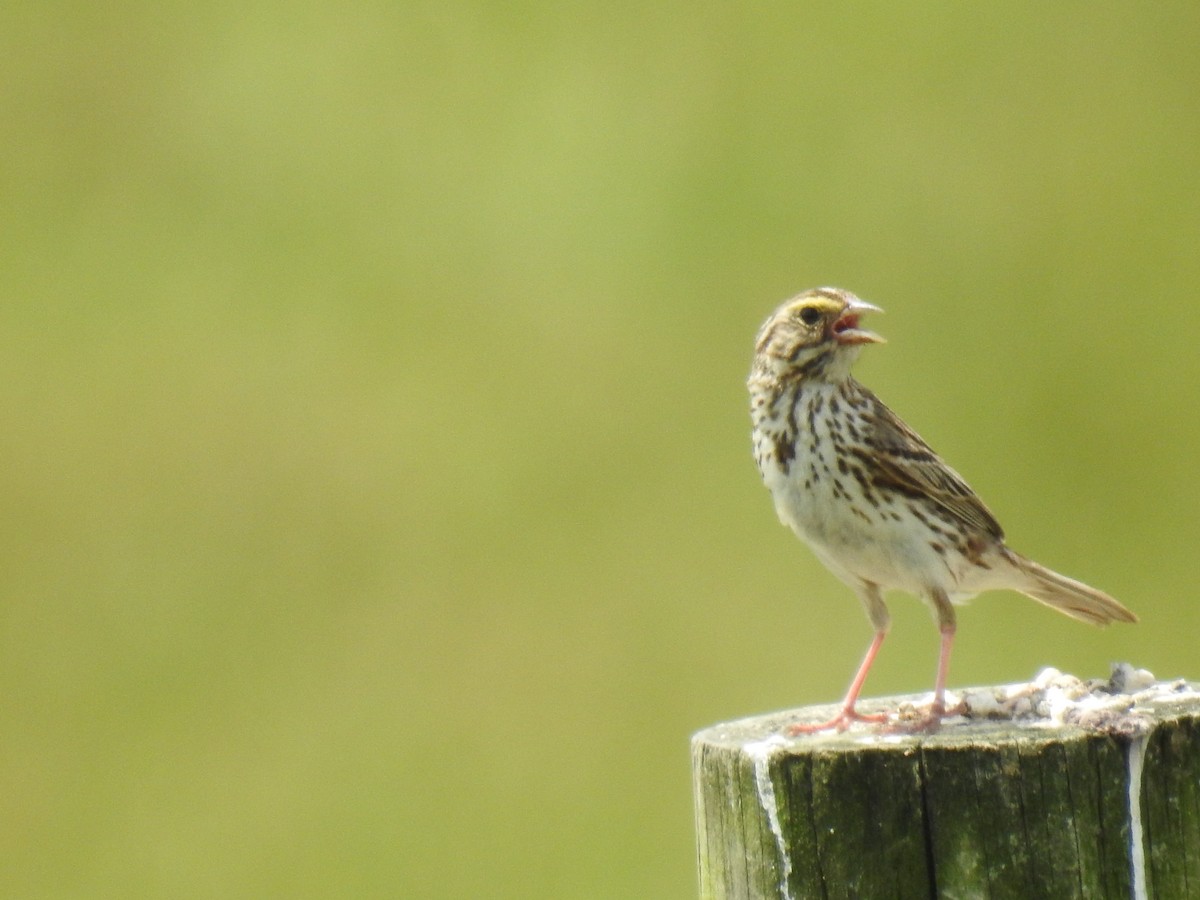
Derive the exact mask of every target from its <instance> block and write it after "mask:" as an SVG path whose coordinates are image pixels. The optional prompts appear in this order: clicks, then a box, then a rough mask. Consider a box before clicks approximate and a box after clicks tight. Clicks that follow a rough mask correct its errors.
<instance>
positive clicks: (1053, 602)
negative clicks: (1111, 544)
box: [1005, 547, 1138, 625]
mask: <svg viewBox="0 0 1200 900" xmlns="http://www.w3.org/2000/svg"><path fill="white" fill-rule="evenodd" d="M1005 551H1006V552H1007V554H1008V556H1009V558H1010V561H1011V562H1012V563H1013V565H1014V566H1015V567H1016V568H1017V570H1019V571H1020V572H1021V573H1023V575H1024V576H1025V579H1024V583H1023V584H1019V585H1014V587H1016V589H1017V590H1018V591H1020V592H1021V593H1022V594H1025V595H1026V596H1028V597H1032V598H1033V599H1034V600H1037V601H1038V602H1039V603H1044V604H1046V605H1047V606H1049V607H1051V608H1052V609H1057V610H1058V611H1059V612H1060V613H1063V614H1064V615H1068V616H1070V617H1071V618H1072V619H1079V620H1080V621H1081V622H1089V623H1091V624H1092V625H1107V624H1108V623H1109V622H1136V621H1137V620H1138V618H1137V616H1135V615H1134V614H1133V613H1131V612H1130V611H1129V610H1127V609H1126V608H1125V607H1124V606H1122V605H1121V604H1120V603H1118V602H1117V601H1116V600H1114V599H1113V598H1112V597H1110V596H1108V594H1106V593H1104V592H1103V591H1098V590H1096V589H1095V588H1094V587H1088V586H1087V585H1086V584H1084V583H1083V582H1082V581H1076V580H1075V579H1074V578H1068V577H1067V576H1066V575H1059V574H1058V573H1057V572H1053V571H1051V570H1050V569H1047V568H1046V567H1045V566H1043V565H1040V564H1038V563H1035V562H1034V561H1033V560H1032V559H1028V558H1026V557H1024V556H1022V555H1021V554H1019V553H1016V552H1014V551H1012V550H1009V549H1008V548H1007V547H1006V548H1005Z"/></svg>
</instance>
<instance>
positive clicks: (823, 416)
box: [747, 287, 1137, 735]
mask: <svg viewBox="0 0 1200 900" xmlns="http://www.w3.org/2000/svg"><path fill="white" fill-rule="evenodd" d="M882 312H883V310H882V309H880V308H879V307H878V306H875V305H873V304H871V303H868V302H866V301H864V300H861V299H859V298H858V297H857V296H855V295H854V294H853V293H851V292H849V291H846V290H843V289H841V288H835V287H819V288H813V289H811V290H806V291H804V292H802V293H800V294H798V295H797V296H795V297H793V298H791V299H790V300H787V301H785V302H784V303H782V304H780V306H779V307H778V308H777V309H776V310H775V311H774V312H773V313H772V314H771V315H770V317H769V318H768V319H767V320H766V321H765V322H764V323H763V325H762V327H761V328H760V329H759V330H758V334H757V337H756V340H755V346H754V359H753V363H752V366H751V371H750V376H749V378H748V379H747V387H748V388H749V392H750V413H751V421H752V424H753V428H752V434H753V448H754V459H755V462H756V463H757V464H758V470H759V472H760V474H761V475H762V480H763V483H764V484H765V485H766V487H767V488H768V490H769V491H770V492H771V496H772V498H773V499H774V501H775V511H776V513H777V514H778V516H779V519H780V521H781V522H782V523H783V524H784V525H786V526H788V527H790V528H791V529H792V530H793V531H794V532H795V533H796V534H797V535H798V536H799V537H800V538H801V539H802V540H803V541H804V542H805V543H806V544H808V546H809V547H810V548H811V549H812V551H813V553H814V554H815V555H816V557H817V558H818V559H819V560H820V561H821V562H822V563H823V564H824V565H825V566H826V567H827V568H828V569H829V570H830V571H831V572H832V573H833V574H834V575H835V576H836V577H837V578H838V579H840V580H841V581H842V582H844V583H845V584H847V585H848V586H849V587H850V588H852V589H853V590H854V592H855V593H856V594H857V595H858V598H859V600H860V601H861V602H862V605H863V608H864V609H865V610H866V614H867V618H868V619H869V620H870V623H871V627H872V628H873V629H874V637H873V638H872V640H871V643H870V645H869V646H868V648H867V652H866V654H865V656H864V657H863V660H862V663H861V664H860V665H859V668H858V670H857V672H856V674H855V676H854V678H853V680H852V681H851V683H850V687H849V689H848V691H847V692H846V696H845V698H844V699H843V700H842V703H841V705H840V708H839V710H838V712H837V713H836V714H835V715H834V716H833V717H832V718H831V719H829V720H828V721H825V722H819V723H802V724H796V725H793V726H791V728H790V729H789V731H790V732H791V733H792V734H793V735H798V734H808V733H816V732H823V731H830V730H834V731H843V730H845V729H846V728H847V727H849V726H850V725H852V724H853V723H854V722H868V723H884V722H887V721H888V716H887V714H886V713H879V714H865V713H861V712H859V711H858V709H857V708H856V704H857V702H858V698H859V695H860V693H861V691H862V688H863V684H864V682H865V681H866V678H867V673H868V672H869V671H870V668H871V664H872V663H873V662H874V661H875V657H876V655H877V654H878V652H879V648H880V647H881V645H882V644H883V641H884V638H885V637H886V636H887V633H888V628H889V625H890V622H891V617H890V614H889V612H888V607H887V605H886V603H885V600H884V594H885V592H887V591H892V590H899V591H902V592H906V593H909V594H914V595H916V596H918V597H920V598H921V599H923V600H924V601H925V602H926V603H928V605H929V606H930V607H931V609H932V612H933V616H934V619H935V621H936V622H937V627H938V630H939V632H940V635H941V643H940V649H939V652H938V663H937V674H936V678H935V681H934V693H933V701H932V703H931V705H930V706H929V708H928V710H927V711H926V712H925V713H924V714H923V715H921V716H919V717H918V720H917V721H916V722H915V723H912V724H911V725H910V726H907V728H906V729H904V730H913V731H936V730H937V729H938V728H939V727H940V725H941V722H942V719H943V718H944V717H945V716H946V715H947V708H946V678H947V675H948V673H949V668H950V653H951V649H952V647H953V644H954V635H955V630H956V616H955V605H957V604H961V603H964V602H966V601H967V600H969V599H970V598H971V597H973V596H975V595H976V594H978V593H980V592H982V591H985V590H994V589H1009V590H1014V591H1019V592H1020V593H1022V594H1025V595H1026V596H1028V597H1031V598H1033V599H1034V600H1037V601H1039V602H1041V603H1043V604H1045V605H1046V606H1049V607H1051V608H1052V609H1056V610H1058V611H1059V612H1061V613H1063V614H1065V615H1067V616H1070V617H1071V618H1074V619H1078V620H1080V621H1083V622H1089V623H1091V624H1093V625H1107V624H1108V623H1110V622H1136V621H1137V617H1136V616H1135V615H1134V614H1133V613H1132V612H1130V611H1129V610H1128V609H1126V608H1125V607H1124V606H1122V605H1121V604H1120V603H1119V602H1117V601H1116V600H1114V599H1113V598H1112V597H1110V596H1109V595H1108V594H1106V593H1104V592H1103V591H1099V590H1096V589H1095V588H1092V587H1089V586H1088V585H1086V584H1084V583H1083V582H1080V581H1076V580H1075V579H1073V578H1068V577H1067V576H1065V575H1060V574H1058V573H1057V572H1054V571H1052V570H1050V569H1048V568H1046V567H1045V566H1042V565H1040V564H1039V563H1036V562H1034V561H1033V560H1032V559H1029V558H1028V557H1026V556H1022V555H1021V554H1020V553H1018V552H1016V551H1015V550H1013V549H1011V548H1010V547H1008V546H1007V545H1006V544H1005V540H1004V531H1003V529H1002V528H1001V527H1000V523H999V522H997V521H996V517H995V516H994V515H992V513H991V511H990V510H989V509H988V508H987V507H986V506H985V505H984V503H983V501H982V500H980V499H979V497H978V496H977V495H976V494H975V492H974V491H973V490H972V489H971V488H970V487H969V486H968V485H967V483H966V482H965V481H964V480H963V479H962V477H961V476H960V475H959V474H958V473H957V472H955V471H954V470H953V469H952V468H950V466H948V465H947V464H946V463H945V462H943V460H942V459H941V457H939V456H938V455H937V453H935V452H934V451H933V450H932V449H931V448H930V446H929V445H928V444H927V443H925V441H924V440H922V439H921V438H920V437H919V436H918V435H917V433H916V432H915V431H913V430H912V429H911V428H909V427H908V425H906V424H905V423H904V422H903V420H901V419H900V417H899V416H898V415H896V413H894V412H892V410H891V409H889V408H888V407H887V406H885V405H884V404H883V402H882V401H881V400H879V398H878V397H876V396H875V395H874V394H873V393H872V392H871V391H870V390H868V389H867V388H866V387H864V386H863V385H862V384H860V383H859V382H858V381H856V380H855V378H854V377H853V375H852V374H851V371H850V370H851V367H852V365H853V363H854V362H855V360H856V359H857V358H858V356H859V354H860V352H861V351H862V349H863V348H864V347H866V346H867V345H868V344H882V343H885V340H884V338H882V337H881V336H879V335H878V334H876V333H875V332H873V331H870V330H867V329H865V328H863V327H862V325H861V323H860V320H861V319H862V318H863V317H864V316H865V315H867V314H870V313H882ZM894 727H895V728H896V729H897V730H901V728H902V727H901V726H900V725H899V723H894Z"/></svg>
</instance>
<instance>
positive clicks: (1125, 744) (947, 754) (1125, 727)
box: [692, 683, 1200, 900]
mask: <svg viewBox="0 0 1200 900" xmlns="http://www.w3.org/2000/svg"><path fill="white" fill-rule="evenodd" d="M984 690H985V691H990V690H992V689H984ZM980 696H983V695H982V694H981V695H980ZM1127 696H1129V702H1128V703H1127V704H1125V708H1124V709H1120V708H1119V707H1120V706H1121V702H1120V700H1119V698H1118V700H1117V701H1116V703H1115V705H1114V704H1113V703H1109V704H1108V709H1107V710H1104V709H1099V708H1097V707H1095V706H1090V705H1088V703H1087V700H1086V699H1085V700H1084V701H1082V703H1081V705H1078V706H1076V707H1074V708H1072V709H1067V710H1066V712H1065V714H1064V711H1063V709H1062V708H1061V707H1059V708H1058V709H1057V710H1055V711H1054V712H1053V713H1052V718H1047V717H1045V716H1039V714H1038V713H1037V711H1036V710H1033V711H1028V710H1027V712H1029V715H1027V716H1025V717H1024V718H1021V717H1019V716H1017V717H1016V718H1015V719H1014V717H1013V715H1009V716H1008V717H1007V718H1003V716H1004V715H1005V713H1004V711H1003V710H1001V711H1000V712H998V713H997V711H996V710H994V709H993V710H992V711H991V714H993V715H1000V716H1001V717H1002V718H1000V719H999V720H995V719H993V720H968V719H961V718H958V719H953V720H948V721H947V723H946V724H945V725H944V726H943V728H942V730H941V731H940V732H938V733H936V734H931V735H906V734H901V735H889V734H881V733H880V732H879V729H878V727H877V726H861V727H860V728H855V729H853V730H851V731H848V732H846V733H844V734H840V735H838V734H833V735H820V736H809V735H806V736H800V737H795V738H792V737H787V736H786V729H787V726H788V725H790V724H793V723H795V722H797V721H800V720H809V719H817V718H818V717H827V716H828V715H830V714H831V713H832V710H831V709H829V708H820V709H818V708H810V709H805V710H797V711H793V712H791V713H780V714H775V715H769V716H761V717H757V718H751V719H744V720H741V721H738V722H732V723H729V724H725V725H718V726H715V727H713V728H709V729H706V730H705V731H702V732H700V733H699V734H697V735H696V736H695V738H694V739H693V741H692V765H693V776H694V782H695V785H694V786H695V799H696V827H697V833H698V841H699V847H698V849H699V865H700V896H701V898H703V900H713V898H781V900H782V898H789V900H800V898H810V897H812V898H827V900H833V898H843V897H844V898H858V900H870V898H876V897H887V898H908V897H912V898H921V900H928V898H931V897H946V898H964V900H965V898H975V897H980V898H1014V900H1018V898H1019V900H1029V898H1042V897H1044V898H1054V900H1058V898H1089V900H1107V898H1121V900H1127V898H1130V897H1134V898H1142V897H1145V898H1172V900H1174V898H1197V900H1200V692H1197V690H1195V688H1194V686H1189V685H1184V684H1182V683H1175V684H1173V685H1161V686H1157V690H1150V691H1142V692H1141V693H1139V694H1137V695H1136V696H1134V695H1127ZM912 699H913V698H891V699H888V700H883V701H878V702H877V703H875V704H870V703H868V704H865V705H864V709H865V710H867V711H870V709H871V707H872V706H875V707H876V708H886V709H895V708H896V706H897V704H899V703H900V702H901V701H904V700H912ZM1009 712H1011V710H1010V711H1009ZM1042 712H1043V713H1045V712H1046V710H1045V708H1044V705H1043V708H1042Z"/></svg>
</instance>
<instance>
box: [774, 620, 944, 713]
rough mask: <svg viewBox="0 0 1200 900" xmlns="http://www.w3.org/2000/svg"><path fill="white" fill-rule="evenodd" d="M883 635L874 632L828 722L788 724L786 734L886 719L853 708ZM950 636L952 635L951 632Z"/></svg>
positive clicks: (884, 634)
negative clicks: (856, 669) (838, 708)
mask: <svg viewBox="0 0 1200 900" xmlns="http://www.w3.org/2000/svg"><path fill="white" fill-rule="evenodd" d="M885 637H887V631H876V632H875V638H874V640H872V641H871V646H870V647H868V648H867V655H866V656H864V657H863V661H862V665H860V666H859V667H858V673H857V674H856V675H855V676H854V681H852V682H850V690H848V691H847V692H846V699H845V700H843V701H842V709H841V711H840V712H839V713H838V714H837V715H836V716H834V717H833V718H832V719H830V720H829V721H828V722H820V723H818V724H814V725H792V726H789V728H788V734H792V735H796V734H813V733H815V732H818V731H828V730H830V729H836V730H838V731H845V730H846V729H847V728H848V727H849V725H850V723H851V722H885V721H887V716H886V715H884V714H883V713H879V714H877V715H863V714H862V713H860V712H858V711H857V710H855V708H854V704H855V703H857V702H858V695H859V694H860V693H861V692H862V689H863V684H864V683H865V682H866V680H867V673H868V672H869V671H871V663H873V662H875V654H876V653H878V652H879V648H880V646H882V644H883V639H884V638H885ZM951 637H953V634H951ZM943 647H944V644H943ZM942 680H943V681H944V680H945V679H944V678H943V679H942Z"/></svg>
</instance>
